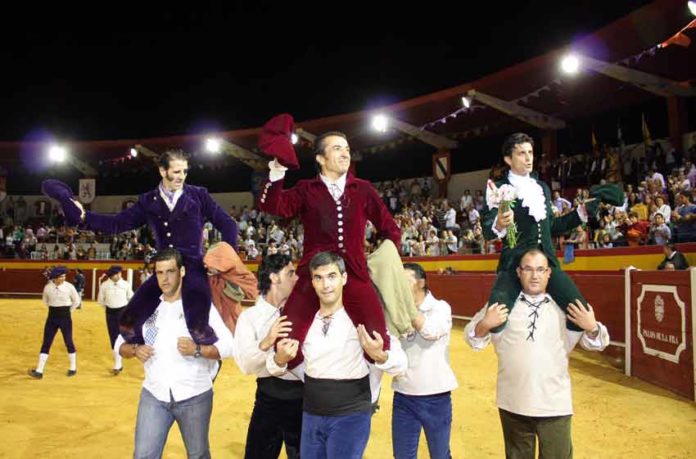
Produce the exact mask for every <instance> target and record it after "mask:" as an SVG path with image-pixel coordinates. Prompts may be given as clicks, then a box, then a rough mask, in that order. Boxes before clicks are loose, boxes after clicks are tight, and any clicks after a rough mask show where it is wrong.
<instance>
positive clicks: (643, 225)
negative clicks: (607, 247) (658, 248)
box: [622, 212, 650, 247]
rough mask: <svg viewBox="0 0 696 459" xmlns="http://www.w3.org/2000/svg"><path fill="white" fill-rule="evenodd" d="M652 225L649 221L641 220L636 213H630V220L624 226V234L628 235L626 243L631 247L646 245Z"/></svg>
mask: <svg viewBox="0 0 696 459" xmlns="http://www.w3.org/2000/svg"><path fill="white" fill-rule="evenodd" d="M649 229H650V224H649V223H648V221H647V220H640V219H639V218H638V214H637V213H636V212H630V213H629V214H628V219H627V220H626V221H625V222H624V224H623V228H622V230H623V233H624V234H625V235H626V241H627V242H628V245H629V246H631V247H635V246H638V245H645V244H646V243H647V239H648V231H649Z"/></svg>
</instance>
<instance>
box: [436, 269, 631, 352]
mask: <svg viewBox="0 0 696 459" xmlns="http://www.w3.org/2000/svg"><path fill="white" fill-rule="evenodd" d="M569 274H570V277H571V278H572V279H573V280H574V281H575V284H576V285H577V286H578V288H579V289H580V291H581V292H582V293H583V295H585V298H586V299H587V301H588V302H589V303H590V304H591V305H592V307H593V308H594V309H595V313H596V316H597V318H598V319H599V320H601V321H602V322H603V323H604V324H605V325H606V326H607V328H609V332H610V334H611V338H612V341H614V342H616V343H623V342H624V335H625V320H624V316H625V294H624V274H623V273H619V272H617V273H590V274H586V273H573V272H570V273H569ZM494 281H495V274H493V273H456V274H450V275H446V274H437V273H428V286H429V288H430V289H431V290H432V292H433V294H434V295H435V297H437V298H440V299H443V300H445V301H447V302H448V303H449V304H450V306H451V307H452V314H453V315H454V316H457V318H463V319H470V318H471V317H473V316H474V314H476V312H477V311H478V310H479V309H481V308H482V307H483V305H484V304H485V303H486V301H488V295H489V293H490V291H491V287H492V286H493V282H494Z"/></svg>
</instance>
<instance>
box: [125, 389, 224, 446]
mask: <svg viewBox="0 0 696 459" xmlns="http://www.w3.org/2000/svg"><path fill="white" fill-rule="evenodd" d="M212 411H213V390H212V389H210V390H209V391H207V392H203V393H202V394H199V395H196V396H194V397H191V398H189V399H186V400H182V401H179V402H175V401H171V402H162V401H160V400H157V399H156V398H155V397H154V396H153V395H152V394H151V393H150V392H148V391H147V390H146V389H145V388H143V390H142V391H141V392H140V404H139V405H138V421H137V423H136V426H135V452H134V453H133V457H134V459H151V458H152V459H159V458H160V457H162V451H163V450H164V443H165V442H166V441H167V435H169V429H171V428H172V424H173V423H174V421H176V423H177V424H178V426H179V430H180V431H181V436H182V438H183V439H184V445H185V446H186V454H187V456H188V457H189V459H194V458H195V459H209V458H210V445H209V444H208V430H209V427H210V415H211V413H212Z"/></svg>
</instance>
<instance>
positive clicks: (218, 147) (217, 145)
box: [205, 137, 222, 154]
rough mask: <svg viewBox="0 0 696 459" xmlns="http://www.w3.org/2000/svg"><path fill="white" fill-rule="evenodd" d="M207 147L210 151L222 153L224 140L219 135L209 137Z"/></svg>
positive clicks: (206, 142)
mask: <svg viewBox="0 0 696 459" xmlns="http://www.w3.org/2000/svg"><path fill="white" fill-rule="evenodd" d="M205 149H206V151H208V152H209V153H214V154H217V153H220V152H221V151H222V140H220V139H219V138H217V137H209V138H208V139H206V141H205Z"/></svg>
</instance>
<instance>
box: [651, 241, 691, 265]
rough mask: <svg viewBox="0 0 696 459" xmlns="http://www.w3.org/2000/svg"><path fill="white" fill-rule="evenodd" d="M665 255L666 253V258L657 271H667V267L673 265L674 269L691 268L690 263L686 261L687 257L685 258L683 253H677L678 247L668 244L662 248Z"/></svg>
mask: <svg viewBox="0 0 696 459" xmlns="http://www.w3.org/2000/svg"><path fill="white" fill-rule="evenodd" d="M662 248H663V250H664V253H665V258H664V260H662V261H661V262H660V264H659V265H657V269H659V270H662V269H667V267H666V266H667V265H668V264H671V265H672V267H673V268H672V269H688V268H689V262H688V261H687V260H686V257H685V256H684V254H683V253H681V252H679V251H677V249H676V247H675V246H674V244H672V243H667V244H665V245H664V246H662Z"/></svg>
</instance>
